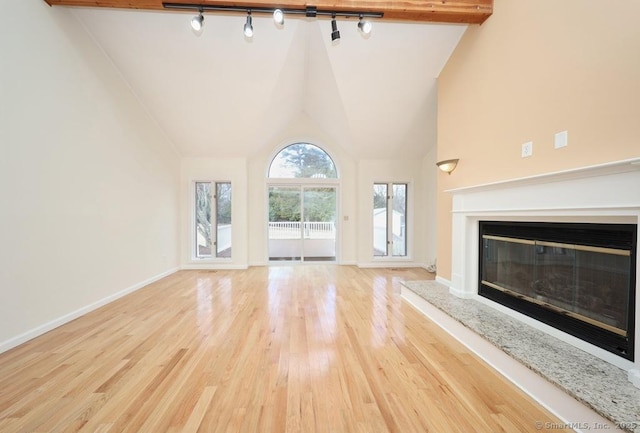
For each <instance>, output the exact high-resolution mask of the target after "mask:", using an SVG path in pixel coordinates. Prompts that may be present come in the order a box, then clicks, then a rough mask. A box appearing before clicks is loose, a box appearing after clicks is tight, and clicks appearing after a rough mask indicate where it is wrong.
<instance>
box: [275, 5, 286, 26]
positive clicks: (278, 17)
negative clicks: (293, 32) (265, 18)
mask: <svg viewBox="0 0 640 433" xmlns="http://www.w3.org/2000/svg"><path fill="white" fill-rule="evenodd" d="M273 21H274V22H275V23H276V24H277V25H279V26H282V25H284V12H282V9H276V10H275V11H273Z"/></svg>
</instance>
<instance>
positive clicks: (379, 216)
mask: <svg viewBox="0 0 640 433" xmlns="http://www.w3.org/2000/svg"><path fill="white" fill-rule="evenodd" d="M388 201H389V197H388V195H387V184H386V183H374V184H373V255H374V257H376V256H378V257H384V256H386V255H387V254H388V248H387V246H388V244H387V203H388Z"/></svg>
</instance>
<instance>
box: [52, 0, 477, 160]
mask: <svg viewBox="0 0 640 433" xmlns="http://www.w3.org/2000/svg"><path fill="white" fill-rule="evenodd" d="M70 1H71V0H70ZM74 1H76V2H78V1H82V0H74ZM49 3H55V2H54V1H53V0H51V1H50V2H49ZM92 3H94V4H95V3H96V1H95V0H94V1H92ZM129 3H132V2H129ZM349 3H351V2H349ZM443 3H444V2H443ZM72 13H73V14H74V15H75V16H76V17H77V18H78V20H79V21H80V22H81V23H82V24H83V25H84V26H85V27H86V29H87V31H88V32H89V33H90V34H91V36H92V37H93V38H94V39H95V41H96V42H97V43H98V44H99V45H100V46H101V47H102V49H103V50H104V51H105V53H106V54H107V55H108V56H109V57H110V58H111V60H112V61H113V63H114V65H115V66H116V67H117V68H118V69H119V70H120V72H121V73H122V76H123V78H124V79H125V80H126V81H127V82H128V83H129V85H130V86H131V88H132V90H133V91H134V92H135V93H136V95H137V96H138V98H139V99H140V101H141V103H142V104H143V105H144V106H145V107H146V109H147V110H148V111H149V113H150V114H151V115H152V116H153V117H154V118H155V119H156V121H157V122H158V124H159V125H160V127H161V128H162V129H163V130H164V131H165V132H166V134H167V136H168V137H169V138H170V139H171V140H172V141H173V143H174V145H175V146H176V148H177V149H178V151H179V152H180V153H181V154H182V155H184V156H212V157H248V156H251V155H252V154H254V153H256V152H257V151H260V150H261V149H263V148H264V147H265V146H269V147H273V146H274V145H275V144H278V143H281V142H282V141H283V140H285V141H286V140H287V139H300V138H309V139H312V138H313V137H314V136H319V135H322V136H324V137H326V138H327V139H330V140H331V141H333V142H334V143H335V144H336V145H339V146H341V147H343V148H344V150H345V151H346V152H347V153H349V154H351V155H353V156H354V157H355V158H396V157H398V156H400V155H403V156H405V157H418V156H421V155H424V154H425V152H426V151H427V150H428V149H429V148H430V147H431V146H434V145H435V126H436V97H437V94H436V90H437V89H436V80H437V77H438V74H439V73H440V71H441V69H442V67H443V66H444V64H445V63H446V61H447V59H448V58H449V56H450V54H451V52H452V51H453V49H454V48H455V46H456V44H457V43H458V41H459V39H460V37H461V36H462V34H463V32H464V30H465V29H466V25H464V24H443V23H421V22H412V21H409V22H396V21H385V20H382V21H374V29H373V32H372V34H371V35H369V37H367V38H365V37H363V36H362V35H360V34H359V32H358V31H357V28H356V23H357V19H356V20H353V19H351V20H346V19H342V20H338V27H339V30H340V33H341V39H340V43H339V44H337V45H334V44H332V42H331V37H330V33H331V26H330V22H329V21H327V20H325V19H319V18H318V19H311V20H310V19H304V18H289V19H287V20H286V22H285V25H284V28H278V27H277V26H276V25H274V23H273V20H272V19H271V18H270V17H268V16H259V15H255V16H254V18H253V26H254V29H255V35H254V37H253V38H252V39H251V40H247V39H245V37H244V36H243V33H242V27H243V24H244V21H245V17H244V16H241V15H223V14H206V13H205V22H204V29H203V31H202V32H201V34H199V35H197V34H195V33H194V32H193V30H192V29H191V27H190V26H189V21H190V19H191V17H192V16H193V15H194V14H193V13H176V12H167V11H161V10H132V9H110V8H72ZM299 125H305V128H306V129H307V130H308V137H299V136H298V137H295V136H293V135H292V134H294V133H293V132H292V131H298V134H299V130H300V128H298V126H299Z"/></svg>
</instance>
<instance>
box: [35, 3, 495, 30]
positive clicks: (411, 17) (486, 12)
mask: <svg viewBox="0 0 640 433" xmlns="http://www.w3.org/2000/svg"><path fill="white" fill-rule="evenodd" d="M44 1H45V2H47V3H48V4H49V5H50V6H79V7H80V6H84V7H104V8H119V9H151V10H165V9H164V8H163V6H162V3H163V0H44ZM171 1H172V2H173V3H185V4H190V5H194V4H195V5H203V6H221V5H227V6H234V7H238V8H247V9H250V8H252V7H253V8H275V7H276V4H275V3H273V0H253V1H221V0H200V1H191V0H186V1H185V0H177V1H176V0H171ZM307 6H315V7H317V8H318V9H319V10H329V11H335V12H362V11H366V12H374V13H383V14H384V16H383V18H381V19H383V20H387V21H414V22H440V23H462V24H482V23H483V22H484V21H485V20H486V19H487V18H489V16H491V14H492V13H493V0H451V1H449V0H404V1H399V0H391V1H382V0H353V1H336V0H333V1H331V0H318V1H317V2H315V3H305V2H304V1H303V0H279V2H278V3H277V7H281V8H283V9H305V8H306V7H307Z"/></svg>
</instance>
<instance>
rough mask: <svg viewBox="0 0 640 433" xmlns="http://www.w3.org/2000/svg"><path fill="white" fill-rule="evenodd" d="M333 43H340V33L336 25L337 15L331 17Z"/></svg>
mask: <svg viewBox="0 0 640 433" xmlns="http://www.w3.org/2000/svg"><path fill="white" fill-rule="evenodd" d="M331 42H340V32H339V31H338V23H336V14H332V15H331Z"/></svg>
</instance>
